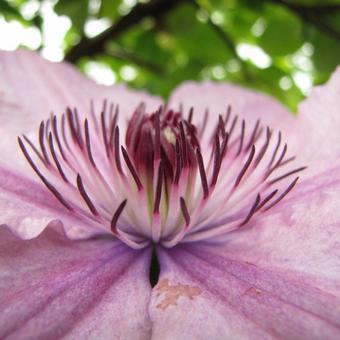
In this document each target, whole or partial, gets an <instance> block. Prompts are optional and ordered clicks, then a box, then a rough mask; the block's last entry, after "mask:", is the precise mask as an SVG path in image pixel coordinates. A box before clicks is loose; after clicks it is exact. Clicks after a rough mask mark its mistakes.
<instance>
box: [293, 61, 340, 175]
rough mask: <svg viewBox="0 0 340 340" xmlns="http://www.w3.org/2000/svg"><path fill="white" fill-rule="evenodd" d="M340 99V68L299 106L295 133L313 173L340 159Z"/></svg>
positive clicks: (304, 158) (303, 158) (300, 156)
mask: <svg viewBox="0 0 340 340" xmlns="http://www.w3.org/2000/svg"><path fill="white" fill-rule="evenodd" d="M339 98H340V67H339V68H337V70H336V71H335V72H334V73H333V75H332V76H331V78H330V80H329V81H328V82H327V83H326V84H325V85H322V86H318V87H316V88H314V89H313V90H312V92H311V93H310V95H309V96H308V98H307V99H306V100H305V101H303V102H302V103H301V104H300V106H299V116H298V122H297V124H296V132H295V133H296V134H297V135H299V141H300V143H299V149H300V150H299V151H300V152H299V155H298V156H299V159H301V160H303V161H304V160H306V162H308V163H309V164H310V168H311V169H310V170H309V173H310V174H311V173H314V174H315V173H317V172H318V171H322V170H324V169H325V167H329V166H331V164H332V163H333V164H334V162H336V161H337V159H338V158H339V155H340V143H339V142H340V139H339V130H340V106H339Z"/></svg>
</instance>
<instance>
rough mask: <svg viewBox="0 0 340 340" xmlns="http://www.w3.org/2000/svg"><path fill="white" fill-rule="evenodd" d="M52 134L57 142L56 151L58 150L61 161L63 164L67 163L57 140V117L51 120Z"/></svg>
mask: <svg viewBox="0 0 340 340" xmlns="http://www.w3.org/2000/svg"><path fill="white" fill-rule="evenodd" d="M52 132H53V135H54V138H55V140H56V141H57V145H58V149H59V152H60V154H61V157H62V158H63V160H64V161H65V162H67V159H66V156H65V154H64V150H63V147H62V145H61V143H60V139H59V134H58V126H57V117H56V116H53V118H52Z"/></svg>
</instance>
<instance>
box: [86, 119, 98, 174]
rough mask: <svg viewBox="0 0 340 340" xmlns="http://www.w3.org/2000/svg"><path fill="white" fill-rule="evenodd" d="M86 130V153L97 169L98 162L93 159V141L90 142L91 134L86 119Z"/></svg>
mask: <svg viewBox="0 0 340 340" xmlns="http://www.w3.org/2000/svg"><path fill="white" fill-rule="evenodd" d="M84 130H85V141H86V151H87V156H88V157H89V160H90V162H91V164H92V166H93V167H94V168H96V167H97V166H96V162H95V161H94V159H93V156H92V151H91V140H90V133H89V123H88V121H87V119H85V123H84Z"/></svg>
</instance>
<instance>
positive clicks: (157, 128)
mask: <svg viewBox="0 0 340 340" xmlns="http://www.w3.org/2000/svg"><path fill="white" fill-rule="evenodd" d="M160 112H161V109H159V110H158V111H157V112H156V113H155V158H156V159H159V158H160V154H161V123H160V117H159V116H160Z"/></svg>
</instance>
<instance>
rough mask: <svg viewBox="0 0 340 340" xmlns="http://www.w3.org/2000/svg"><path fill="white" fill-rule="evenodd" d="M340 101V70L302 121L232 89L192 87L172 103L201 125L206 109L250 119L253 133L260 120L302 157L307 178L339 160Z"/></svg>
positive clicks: (315, 95) (316, 94) (313, 97)
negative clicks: (228, 111)
mask: <svg viewBox="0 0 340 340" xmlns="http://www.w3.org/2000/svg"><path fill="white" fill-rule="evenodd" d="M339 96H340V68H338V69H337V70H336V71H335V72H334V74H333V75H332V77H331V79H330V80H329V82H328V83H327V84H325V85H323V86H319V87H316V88H315V89H314V90H313V91H312V92H311V94H310V95H309V97H308V98H307V99H306V100H305V101H304V102H302V103H301V104H300V106H299V113H298V115H297V116H293V115H292V114H291V113H289V111H288V110H286V109H285V108H283V106H282V105H281V104H279V103H278V102H277V101H276V100H274V99H272V98H269V97H268V96H266V95H264V94H260V93H257V92H255V91H251V90H247V89H245V88H242V87H239V86H236V85H231V84H220V83H211V82H206V83H201V84H197V83H193V82H188V83H185V84H183V85H181V86H179V87H178V88H177V89H176V90H175V91H174V93H173V95H172V97H171V99H170V103H171V104H172V105H173V106H175V107H179V105H180V104H182V105H183V107H184V110H189V108H190V107H191V106H193V107H194V108H195V112H197V113H198V118H199V119H202V117H203V112H204V110H205V109H206V108H208V109H209V111H210V117H215V116H216V115H218V114H220V113H222V114H223V113H224V112H225V111H226V107H227V106H228V105H231V107H232V111H233V112H234V113H235V114H238V115H239V116H240V117H241V118H245V119H246V125H247V126H248V128H249V127H252V126H253V125H254V122H255V121H256V119H258V118H260V119H261V122H262V123H263V125H264V126H266V125H268V126H269V127H271V128H273V129H274V130H276V131H279V130H280V131H282V133H283V139H284V141H285V142H287V144H288V150H289V151H290V154H292V155H295V156H296V157H297V160H298V162H299V164H303V165H306V166H308V170H307V171H305V172H304V177H305V178H307V177H310V176H313V175H315V174H317V173H318V172H319V171H323V170H325V167H328V165H329V163H330V162H334V161H335V160H336V159H338V158H339V155H340V143H339V129H340V109H339V105H338V101H339ZM210 122H211V123H212V124H210V126H209V127H210V129H213V128H214V126H215V125H214V124H215V123H216V120H215V119H210Z"/></svg>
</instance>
